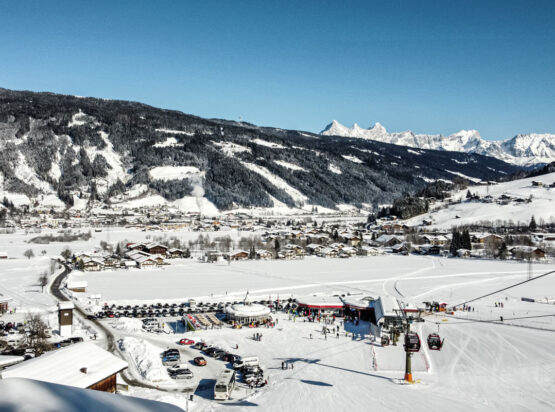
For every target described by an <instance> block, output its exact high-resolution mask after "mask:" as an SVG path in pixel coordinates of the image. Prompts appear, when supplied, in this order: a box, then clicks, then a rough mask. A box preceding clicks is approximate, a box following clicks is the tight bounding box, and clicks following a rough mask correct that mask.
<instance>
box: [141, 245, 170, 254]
mask: <svg viewBox="0 0 555 412" xmlns="http://www.w3.org/2000/svg"><path fill="white" fill-rule="evenodd" d="M167 251H168V248H167V247H166V246H164V245H160V244H156V243H149V244H148V245H146V246H145V252H148V253H150V254H151V255H162V256H166V253H167Z"/></svg>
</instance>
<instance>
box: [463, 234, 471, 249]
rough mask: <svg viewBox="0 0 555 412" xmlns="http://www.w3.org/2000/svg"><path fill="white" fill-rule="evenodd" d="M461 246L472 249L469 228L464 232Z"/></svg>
mask: <svg viewBox="0 0 555 412" xmlns="http://www.w3.org/2000/svg"><path fill="white" fill-rule="evenodd" d="M461 247H462V248H463V249H468V250H470V249H472V242H471V241H470V232H469V231H468V229H465V230H463V232H462V236H461Z"/></svg>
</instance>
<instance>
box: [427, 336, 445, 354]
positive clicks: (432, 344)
mask: <svg viewBox="0 0 555 412" xmlns="http://www.w3.org/2000/svg"><path fill="white" fill-rule="evenodd" d="M442 346H443V341H442V340H441V337H440V336H439V335H438V334H437V333H430V334H429V335H428V349H430V350H441V347H442Z"/></svg>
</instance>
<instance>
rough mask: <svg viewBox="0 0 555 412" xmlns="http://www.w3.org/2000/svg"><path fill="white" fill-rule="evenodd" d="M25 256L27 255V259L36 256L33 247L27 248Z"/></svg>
mask: <svg viewBox="0 0 555 412" xmlns="http://www.w3.org/2000/svg"><path fill="white" fill-rule="evenodd" d="M23 256H25V257H26V258H27V259H31V258H32V257H35V253H34V252H33V249H27V250H26V251H25V252H23Z"/></svg>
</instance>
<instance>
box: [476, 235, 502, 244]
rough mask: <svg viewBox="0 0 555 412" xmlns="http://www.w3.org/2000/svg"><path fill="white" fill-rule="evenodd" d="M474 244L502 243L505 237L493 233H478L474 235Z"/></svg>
mask: <svg viewBox="0 0 555 412" xmlns="http://www.w3.org/2000/svg"><path fill="white" fill-rule="evenodd" d="M471 240H472V243H488V242H502V241H503V237H502V236H499V235H495V234H493V233H477V234H474V235H472V238H471Z"/></svg>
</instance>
